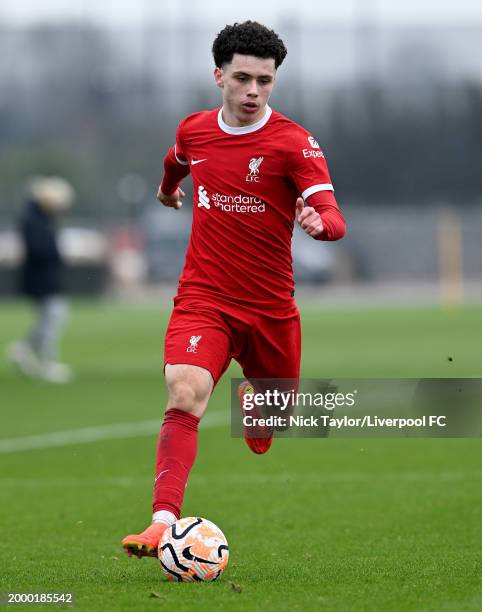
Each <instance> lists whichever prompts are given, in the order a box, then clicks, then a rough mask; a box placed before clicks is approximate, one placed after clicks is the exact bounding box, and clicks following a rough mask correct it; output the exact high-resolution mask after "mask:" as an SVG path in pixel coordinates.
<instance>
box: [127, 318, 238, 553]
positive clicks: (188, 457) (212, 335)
mask: <svg viewBox="0 0 482 612" xmlns="http://www.w3.org/2000/svg"><path fill="white" fill-rule="evenodd" d="M229 344H230V342H229V329H228V328H227V327H226V325H225V324H224V322H223V320H222V318H221V317H219V315H217V314H216V313H215V312H210V311H201V310H200V309H199V308H198V309H197V310H196V311H194V312H193V311H192V310H189V309H183V308H178V307H176V308H175V309H174V312H173V316H172V317H171V321H170V324H169V328H168V331H167V334H166V342H165V379H166V385H167V390H168V402H167V408H166V412H165V415H164V421H163V423H162V426H161V430H160V433H159V439H158V445H157V453H156V476H155V482H154V501H153V517H152V521H153V522H152V524H151V525H150V526H149V527H148V528H147V529H146V530H145V531H144V532H142V533H141V534H134V535H130V536H127V537H126V538H124V540H123V541H122V544H123V546H124V548H125V549H126V550H127V552H128V553H129V554H135V555H137V556H139V557H141V556H156V553H157V544H158V542H159V540H160V538H161V536H162V533H163V531H164V530H165V528H166V526H167V525H170V524H172V523H173V522H174V521H176V520H177V519H178V518H179V517H180V513H181V507H182V502H183V498H184V492H185V488H186V484H187V480H188V476H189V472H190V470H191V468H192V465H193V463H194V460H195V458H196V453H197V436H198V424H199V421H200V419H201V418H202V416H203V414H204V412H205V410H206V407H207V404H208V401H209V397H210V395H211V393H212V390H213V387H214V384H215V383H216V382H217V380H218V379H219V377H220V376H221V374H222V372H223V371H224V370H225V369H226V367H227V365H228V363H229V360H230V357H229Z"/></svg>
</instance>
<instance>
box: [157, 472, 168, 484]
mask: <svg viewBox="0 0 482 612" xmlns="http://www.w3.org/2000/svg"><path fill="white" fill-rule="evenodd" d="M166 472H169V470H162V472H160V473H159V474H158V475H157V476H156V479H155V480H154V482H157V481H158V480H159V478H160V477H161V476H162V475H163V474H165V473H166Z"/></svg>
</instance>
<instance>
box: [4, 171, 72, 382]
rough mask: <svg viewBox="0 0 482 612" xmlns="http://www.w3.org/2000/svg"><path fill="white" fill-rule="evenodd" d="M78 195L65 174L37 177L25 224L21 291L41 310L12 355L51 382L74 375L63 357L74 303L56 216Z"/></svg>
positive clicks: (22, 369) (32, 184)
mask: <svg viewBox="0 0 482 612" xmlns="http://www.w3.org/2000/svg"><path fill="white" fill-rule="evenodd" d="M73 200H74V190H73V188H72V186H71V185H70V184H69V183H68V182H67V181H66V180H65V179H63V178H60V177H35V178H33V179H32V180H31V181H30V183H29V186H28V199H27V203H26V207H25V210H24V213H23V217H22V220H21V227H20V233H21V237H22V240H23V245H24V259H23V263H22V266H21V270H20V291H21V293H22V294H24V295H26V296H27V297H29V298H30V299H31V300H32V301H33V303H34V305H35V310H36V315H35V320H34V323H33V326H32V328H31V330H30V331H29V333H28V334H27V336H26V337H25V339H23V340H19V341H16V342H14V343H12V344H11V345H10V346H9V347H8V350H7V355H8V358H9V360H10V361H11V363H12V364H13V365H14V366H16V367H17V368H18V370H19V371H20V372H21V373H22V374H24V375H26V376H29V377H32V378H40V379H42V380H45V381H47V382H51V383H67V382H69V381H70V380H71V379H72V370H71V368H70V367H69V366H67V365H66V364H63V363H60V362H59V361H58V352H59V342H60V338H61V335H62V331H63V328H64V325H65V322H66V320H67V317H68V310H69V307H68V303H67V301H66V299H65V297H64V295H63V293H64V283H63V272H64V263H63V260H62V255H61V252H60V250H59V245H58V240H57V232H56V223H55V221H56V219H55V218H56V217H57V216H58V215H59V214H61V213H62V212H64V211H65V210H67V209H68V208H70V206H71V205H72V203H73Z"/></svg>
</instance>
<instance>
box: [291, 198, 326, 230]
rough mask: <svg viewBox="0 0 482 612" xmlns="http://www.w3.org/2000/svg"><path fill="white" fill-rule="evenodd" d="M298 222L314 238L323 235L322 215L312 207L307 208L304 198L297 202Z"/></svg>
mask: <svg viewBox="0 0 482 612" xmlns="http://www.w3.org/2000/svg"><path fill="white" fill-rule="evenodd" d="M296 220H297V221H298V223H299V224H300V226H301V229H302V230H303V231H304V232H305V233H306V234H308V235H309V236H312V237H313V238H316V236H318V235H319V234H321V232H322V231H323V229H324V227H323V222H322V220H321V217H320V215H319V214H318V213H317V212H316V210H315V209H314V208H312V207H311V206H305V203H304V201H303V198H298V199H297V200H296Z"/></svg>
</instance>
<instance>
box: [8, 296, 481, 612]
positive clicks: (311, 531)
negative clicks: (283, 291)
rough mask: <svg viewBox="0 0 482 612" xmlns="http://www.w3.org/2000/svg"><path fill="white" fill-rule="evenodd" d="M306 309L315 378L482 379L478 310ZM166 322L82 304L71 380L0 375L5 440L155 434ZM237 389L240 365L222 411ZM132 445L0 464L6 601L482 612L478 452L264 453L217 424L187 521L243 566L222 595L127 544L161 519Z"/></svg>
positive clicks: (314, 445) (351, 446)
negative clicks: (183, 579) (175, 579)
mask: <svg viewBox="0 0 482 612" xmlns="http://www.w3.org/2000/svg"><path fill="white" fill-rule="evenodd" d="M301 311H302V318H303V323H304V326H303V331H304V333H303V343H304V344H303V365H302V371H303V375H304V376H307V377H308V376H309V377H323V378H326V377H387V378H388V377H391V378H395V377H439V376H440V377H448V376H457V377H459V376H460V377H465V376H470V377H472V376H480V375H481V374H482V358H481V356H482V343H481V331H480V330H482V310H480V309H477V308H467V309H463V310H458V311H453V312H444V311H441V310H437V309H430V308H425V309H407V310H395V309H392V310H383V309H377V310H375V309H364V310H356V309H351V310H349V309H342V310H337V311H334V310H326V311H324V310H318V309H315V308H314V307H310V306H309V305H306V306H304V307H302V308H301ZM168 315H169V304H164V305H160V306H159V308H156V307H154V306H149V307H140V306H139V307H133V306H119V305H112V304H103V303H99V304H96V303H85V304H83V303H80V304H76V305H75V306H74V309H73V313H72V318H71V321H70V324H69V327H68V333H67V335H66V337H65V341H64V357H65V359H66V361H68V362H70V363H72V364H73V365H74V367H75V368H76V372H77V378H76V381H75V382H74V383H73V384H71V385H67V386H65V387H53V386H48V385H45V384H42V383H39V382H32V381H26V380H22V379H20V378H19V377H18V376H16V375H15V373H14V372H12V371H11V370H10V368H9V367H8V366H7V365H6V364H5V363H4V362H3V361H2V362H1V363H0V402H1V417H0V418H1V436H0V437H1V438H2V440H5V439H7V438H17V437H23V436H41V435H43V434H48V433H49V432H58V431H75V430H79V429H82V428H86V427H98V426H109V425H113V424H118V423H126V422H144V421H149V420H151V421H152V420H155V419H159V420H160V418H161V413H162V410H163V405H164V401H165V390H164V386H163V381H162V378H161V373H160V367H159V364H160V362H161V359H162V343H163V333H164V330H165V326H166V324H167V320H168ZM28 320H29V310H28V308H27V306H25V305H19V304H4V305H1V306H0V321H1V325H0V348H3V347H4V346H5V345H6V344H7V343H8V342H9V341H10V340H12V339H14V338H15V337H16V336H18V335H19V334H20V333H21V331H22V330H23V329H24V328H25V326H26V325H27V323H28ZM449 358H451V359H449ZM239 375H240V370H239V368H238V366H237V365H233V366H232V368H231V369H230V371H229V372H228V374H227V375H226V376H225V377H224V379H223V381H222V382H221V383H220V384H219V386H218V387H217V389H216V391H215V393H214V395H213V398H212V401H211V403H210V407H209V411H208V412H209V413H211V414H212V415H225V416H226V418H228V415H229V378H230V377H231V376H239ZM206 424H207V425H208V424H209V420H208V421H206ZM119 435H120V436H121V437H118V438H114V439H109V440H99V441H97V442H89V443H83V444H80V443H77V444H69V445H65V446H56V447H48V448H38V449H34V450H23V451H12V452H4V453H2V454H0V493H1V503H0V525H1V537H2V543H1V549H2V568H1V571H0V591H4V592H5V591H16V592H74V593H75V596H76V602H75V608H78V609H85V610H101V609H102V610H124V609H125V610H127V609H136V610H147V611H149V610H206V611H210V610H293V609H295V610H296V609H298V610H333V611H344V610H367V611H373V610H383V611H386V610H417V611H418V610H427V611H428V610H431V611H440V610H443V611H449V610H454V611H457V612H459V611H464V610H481V609H482V569H481V542H482V464H481V460H482V447H481V441H480V439H465V440H464V439H458V440H457V439H431V440H428V439H393V438H392V439H378V438H377V439H340V438H338V439H320V440H316V439H298V440H295V439H285V440H275V442H274V444H273V447H272V449H271V451H270V452H269V453H268V454H267V455H265V456H255V455H253V454H251V453H250V452H249V450H248V449H247V447H246V446H245V444H244V442H243V441H242V440H240V439H233V438H231V437H230V434H229V428H228V426H227V425H219V424H218V425H217V426H211V427H209V426H206V427H204V429H203V430H202V432H201V434H200V443H199V454H198V460H197V462H196V465H195V467H194V470H193V472H192V477H191V479H190V482H189V485H188V488H187V493H186V500H185V506H184V515H185V516H189V515H198V516H205V517H206V518H209V519H210V520H212V521H214V522H215V523H217V524H218V525H219V526H220V527H221V528H222V529H223V531H224V532H225V534H226V536H227V538H228V541H229V544H230V548H231V559H230V564H229V566H228V568H227V570H226V572H225V574H224V576H223V578H222V579H221V580H220V581H219V582H216V583H213V584H171V583H168V582H166V581H164V580H163V579H162V577H161V573H160V569H159V567H158V563H157V562H156V561H155V560H154V559H143V560H140V561H139V560H137V559H128V558H127V557H126V556H124V554H123V553H122V550H121V548H120V544H119V543H120V539H121V538H122V537H123V536H124V535H125V534H127V533H129V532H132V531H135V530H139V529H143V528H144V527H145V526H146V525H147V523H148V521H149V518H150V504H151V486H152V480H153V463H154V452H155V444H156V436H155V435H154V434H152V433H145V434H142V433H139V435H137V436H132V437H128V438H126V437H122V434H119ZM42 439H43V438H42ZM233 584H234V585H236V589H234V588H233ZM238 587H239V588H238Z"/></svg>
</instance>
